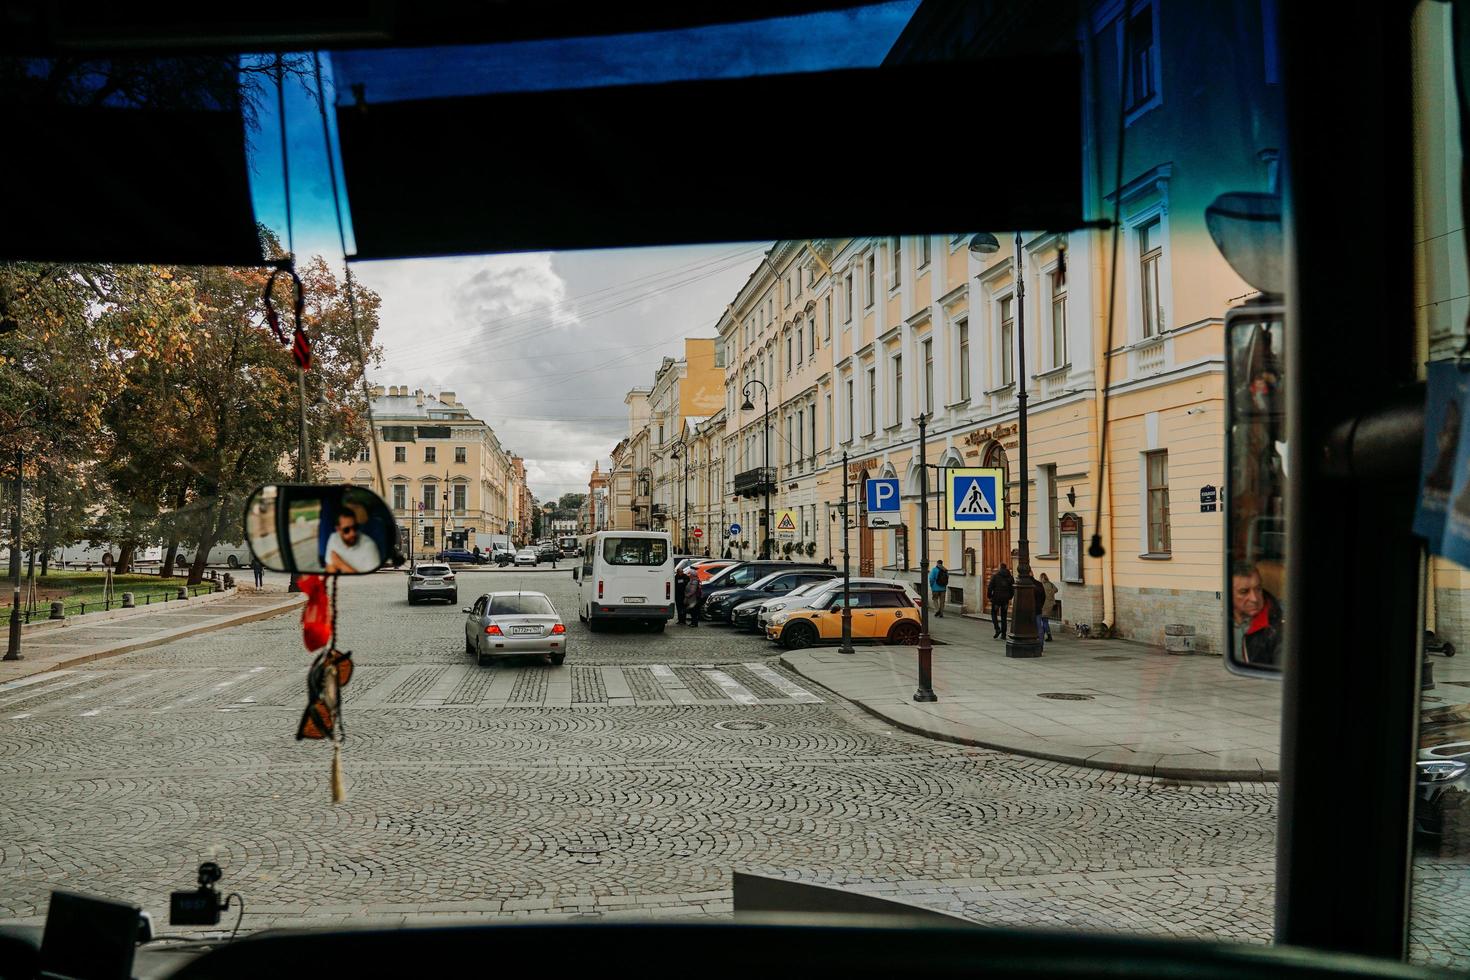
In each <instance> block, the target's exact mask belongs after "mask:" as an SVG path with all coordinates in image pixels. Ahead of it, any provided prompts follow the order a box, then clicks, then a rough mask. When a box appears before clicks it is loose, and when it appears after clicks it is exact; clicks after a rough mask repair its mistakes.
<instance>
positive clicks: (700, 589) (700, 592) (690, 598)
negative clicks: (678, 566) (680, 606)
mask: <svg viewBox="0 0 1470 980" xmlns="http://www.w3.org/2000/svg"><path fill="white" fill-rule="evenodd" d="M703 606H704V584H703V583H702V582H700V581H699V576H698V575H690V576H688V577H687V578H686V579H685V580H684V608H685V610H687V611H688V613H689V625H690V626H698V625H699V614H700V613H701V612H703Z"/></svg>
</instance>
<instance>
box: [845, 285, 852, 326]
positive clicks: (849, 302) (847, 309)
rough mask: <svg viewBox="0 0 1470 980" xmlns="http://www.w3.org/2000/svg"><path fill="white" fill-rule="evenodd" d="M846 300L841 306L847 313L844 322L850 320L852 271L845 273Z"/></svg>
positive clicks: (849, 321)
mask: <svg viewBox="0 0 1470 980" xmlns="http://www.w3.org/2000/svg"><path fill="white" fill-rule="evenodd" d="M846 282H847V302H846V303H845V304H844V306H843V312H844V313H846V314H847V316H846V318H845V320H844V322H846V323H851V322H852V273H851V272H849V273H848V274H847V280H846Z"/></svg>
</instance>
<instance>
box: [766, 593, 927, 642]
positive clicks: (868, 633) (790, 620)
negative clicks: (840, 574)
mask: <svg viewBox="0 0 1470 980" xmlns="http://www.w3.org/2000/svg"><path fill="white" fill-rule="evenodd" d="M847 595H848V597H849V598H850V600H851V608H852V638H853V639H854V640H857V641H862V642H879V643H896V644H903V645H908V644H913V643H918V642H919V611H918V610H917V609H915V608H914V605H913V602H912V601H911V600H910V599H909V598H908V596H906V595H904V594H903V593H901V592H899V591H897V590H895V589H884V588H863V589H857V590H855V591H849V592H848V593H847ZM842 609H843V593H842V592H841V590H834V591H832V592H830V593H827V594H825V595H824V596H823V597H822V598H821V599H820V600H818V601H817V602H816V603H815V604H814V605H811V606H807V607H802V608H800V609H787V610H782V611H781V612H778V613H776V614H774V615H773V616H771V620H770V624H769V625H768V626H767V627H766V637H767V638H768V639H771V640H775V641H776V642H778V643H780V644H781V645H782V646H783V647H785V648H786V649H788V650H800V649H802V648H804V647H809V646H814V645H815V644H818V643H834V642H837V641H840V640H841V639H842Z"/></svg>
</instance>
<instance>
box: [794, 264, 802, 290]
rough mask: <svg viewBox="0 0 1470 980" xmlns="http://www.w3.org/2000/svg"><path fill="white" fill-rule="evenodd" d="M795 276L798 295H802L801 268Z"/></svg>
mask: <svg viewBox="0 0 1470 980" xmlns="http://www.w3.org/2000/svg"><path fill="white" fill-rule="evenodd" d="M795 278H796V295H797V296H800V295H801V270H800V269H797V270H796V277H795Z"/></svg>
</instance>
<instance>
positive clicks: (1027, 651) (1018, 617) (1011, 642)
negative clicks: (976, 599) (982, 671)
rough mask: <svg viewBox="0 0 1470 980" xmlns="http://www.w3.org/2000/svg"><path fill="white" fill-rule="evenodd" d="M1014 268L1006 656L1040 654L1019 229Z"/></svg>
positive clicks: (987, 242) (977, 242)
mask: <svg viewBox="0 0 1470 980" xmlns="http://www.w3.org/2000/svg"><path fill="white" fill-rule="evenodd" d="M999 250H1000V242H999V241H997V240H996V237H995V236H994V235H991V234H989V233H988V232H981V233H980V234H978V235H976V236H975V237H973V238H971V239H970V251H971V252H974V253H975V254H977V255H993V254H994V253H995V252H998V251H999ZM1013 263H1014V266H1015V267H1014V268H1013V269H1012V270H1011V271H1012V275H1013V277H1014V279H1015V282H1016V424H1017V427H1018V430H1019V431H1018V432H1017V434H1016V439H1017V442H1018V444H1019V450H1020V455H1021V480H1020V483H1021V512H1020V514H1019V515H1018V518H1017V519H1018V521H1019V522H1020V525H1021V526H1020V539H1019V541H1018V542H1017V548H1016V604H1015V607H1014V609H1013V610H1012V614H1011V632H1010V635H1009V636H1007V637H1006V656H1007V657H1039V656H1041V637H1040V636H1038V635H1037V633H1036V582H1035V581H1034V580H1033V579H1032V578H1031V545H1030V543H1029V542H1028V541H1027V540H1026V523H1027V513H1026V512H1027V510H1028V504H1029V498H1028V494H1027V486H1026V478H1027V474H1028V473H1029V472H1030V471H1029V470H1028V469H1027V465H1028V464H1027V460H1026V450H1027V440H1026V327H1025V311H1026V277H1025V276H1024V275H1022V273H1021V233H1020V232H1019V231H1018V232H1016V255H1015V259H1014V260H1013Z"/></svg>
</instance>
